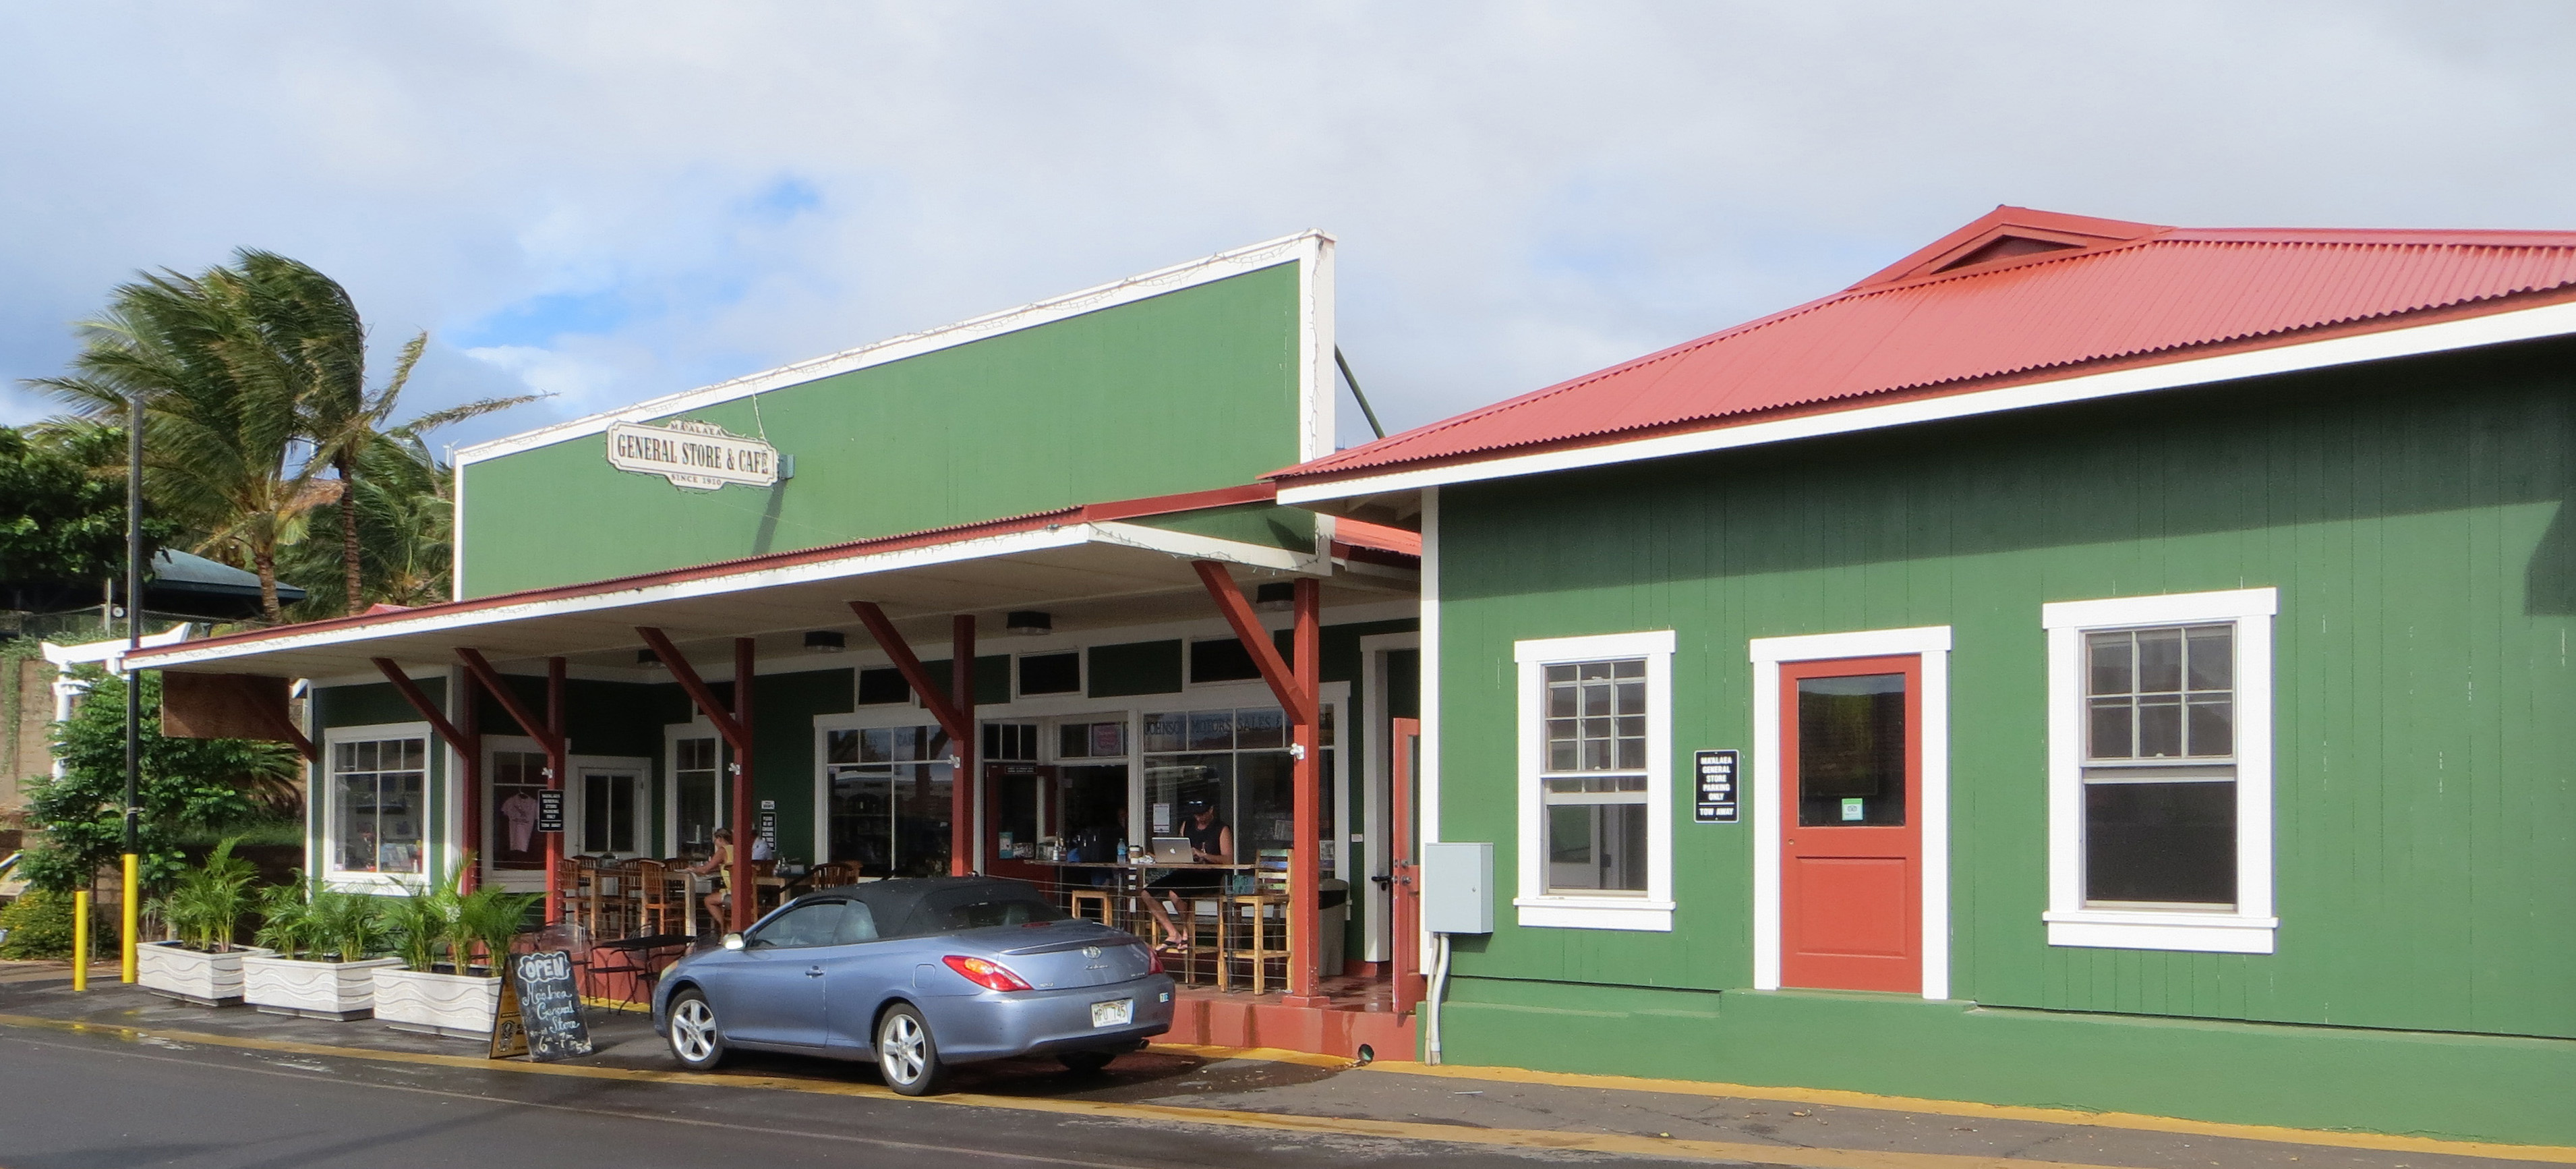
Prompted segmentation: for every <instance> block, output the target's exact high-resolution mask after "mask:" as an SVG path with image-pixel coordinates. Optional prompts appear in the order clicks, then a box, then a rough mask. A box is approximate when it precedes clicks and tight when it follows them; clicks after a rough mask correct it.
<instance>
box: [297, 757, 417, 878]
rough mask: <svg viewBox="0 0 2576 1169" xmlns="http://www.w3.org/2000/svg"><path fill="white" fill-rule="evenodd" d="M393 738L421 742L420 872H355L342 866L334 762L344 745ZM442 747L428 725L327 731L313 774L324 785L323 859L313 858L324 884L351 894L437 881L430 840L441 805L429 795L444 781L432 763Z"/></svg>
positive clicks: (316, 801)
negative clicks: (350, 891) (346, 890)
mask: <svg viewBox="0 0 2576 1169" xmlns="http://www.w3.org/2000/svg"><path fill="white" fill-rule="evenodd" d="M389 739H418V740H420V741H421V809H420V856H421V871H420V872H418V873H362V872H351V871H349V870H347V869H343V868H341V867H340V780H339V774H338V772H336V771H334V770H333V769H332V766H331V760H332V758H333V757H334V756H335V755H336V754H337V752H336V750H335V748H337V747H338V746H339V745H340V744H342V743H365V742H381V741H385V740H389ZM444 747H445V744H444V743H440V742H438V741H437V737H436V735H435V734H434V733H433V732H432V731H431V730H430V726H429V724H428V723H425V722H408V723H373V724H369V725H366V726H350V727H332V728H331V729H329V730H327V731H325V732H323V734H322V750H321V755H322V759H321V761H320V762H319V763H317V764H315V766H314V770H315V771H317V772H319V773H320V775H321V780H322V782H321V783H320V784H319V785H318V786H319V787H320V788H321V792H322V797H321V798H320V799H318V800H315V801H314V803H315V804H316V805H317V806H319V807H320V808H321V810H322V832H321V838H322V855H321V856H319V857H316V858H315V859H316V860H318V861H320V862H321V863H320V865H319V866H317V867H319V868H320V869H321V871H322V874H323V876H322V881H323V884H324V885H326V886H328V887H330V888H334V889H350V890H356V891H359V892H389V891H394V890H399V889H402V888H406V887H409V886H412V885H416V884H419V883H420V882H424V881H428V880H432V879H434V878H433V873H434V872H435V871H436V870H437V868H438V866H437V865H436V864H435V863H433V859H434V857H433V854H432V853H431V851H430V841H431V840H432V839H433V838H434V837H435V836H436V835H437V834H435V833H432V832H431V831H430V829H431V827H432V824H431V822H430V821H431V812H432V810H433V809H434V808H437V807H440V806H443V805H441V804H438V803H434V802H433V801H432V799H431V796H430V789H431V788H432V787H433V786H434V785H435V784H436V783H437V781H438V780H439V778H440V777H439V774H438V769H437V768H436V767H434V766H432V762H431V761H433V760H436V759H437V758H438V757H439V755H440V754H441V749H442V748H444Z"/></svg>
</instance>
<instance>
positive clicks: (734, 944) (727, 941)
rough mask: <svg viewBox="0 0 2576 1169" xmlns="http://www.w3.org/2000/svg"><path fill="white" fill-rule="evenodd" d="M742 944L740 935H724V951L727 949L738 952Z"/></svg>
mask: <svg viewBox="0 0 2576 1169" xmlns="http://www.w3.org/2000/svg"><path fill="white" fill-rule="evenodd" d="M742 944H743V943H742V935H741V934H738V933H735V934H726V935H725V936H724V948H725V949H728V950H739V949H741V948H742Z"/></svg>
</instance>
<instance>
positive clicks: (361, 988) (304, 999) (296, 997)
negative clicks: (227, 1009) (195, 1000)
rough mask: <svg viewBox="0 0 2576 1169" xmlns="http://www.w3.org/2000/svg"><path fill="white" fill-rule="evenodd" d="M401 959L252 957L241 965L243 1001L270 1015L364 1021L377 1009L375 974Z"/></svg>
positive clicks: (395, 964)
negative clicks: (330, 960) (352, 959)
mask: <svg viewBox="0 0 2576 1169" xmlns="http://www.w3.org/2000/svg"><path fill="white" fill-rule="evenodd" d="M400 965H402V959H400V958H370V959H367V960H366V961H364V962H306V961H302V960H300V959H295V958H277V957H253V958H247V959H244V960H243V961H242V1001H243V1002H246V1003H249V1004H250V1005H252V1006H254V1007H257V1008H259V1009H260V1010H263V1011H266V1012H268V1013H269V1014H272V1015H303V1016H306V1017H308V1018H315V1019H340V1020H343V1021H345V1020H349V1019H363V1018H366V1017H367V1016H368V1015H369V1014H370V1013H372V1012H373V1011H374V1010H375V1008H376V971H378V970H382V969H384V968H386V967H388V966H400Z"/></svg>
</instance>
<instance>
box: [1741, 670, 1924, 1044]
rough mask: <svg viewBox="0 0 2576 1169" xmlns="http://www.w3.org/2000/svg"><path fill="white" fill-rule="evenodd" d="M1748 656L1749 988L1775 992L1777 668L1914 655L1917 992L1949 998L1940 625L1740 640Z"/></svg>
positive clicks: (1777, 942) (1777, 915)
mask: <svg viewBox="0 0 2576 1169" xmlns="http://www.w3.org/2000/svg"><path fill="white" fill-rule="evenodd" d="M1746 654H1747V656H1748V657H1749V658H1751V660H1752V662H1753V789H1752V792H1751V794H1752V798H1753V989H1755V990H1778V989H1780V827H1781V816H1782V813H1783V812H1784V811H1785V810H1786V809H1785V808H1783V806H1782V803H1783V801H1782V797H1781V795H1780V718H1781V712H1780V667H1781V665H1782V664H1783V663H1786V662H1825V661H1834V660H1836V659H1840V658H1892V657H1916V658H1920V659H1921V666H1922V674H1923V681H1922V686H1923V698H1922V705H1923V726H1922V728H1921V729H1920V730H1919V731H1917V732H1916V733H1917V735H1918V736H1920V738H1921V741H1922V750H1923V774H1922V776H1921V777H1920V781H1921V783H1922V785H1923V833H1922V836H1921V837H1920V840H1921V844H1920V845H1919V847H1920V848H1921V849H1922V850H1923V855H1922V857H1921V858H1920V860H1919V862H1918V863H1919V864H1920V865H1921V870H1920V872H1921V880H1922V894H1923V902H1922V908H1921V918H1922V922H1923V940H1922V950H1923V997H1924V998H1927V999H1946V998H1949V997H1950V627H1949V626H1947V625H1922V626H1916V627H1914V628H1910V629H1869V630H1860V631H1856V632H1851V633H1815V634H1806V635H1803V636H1797V637H1757V638H1754V639H1752V640H1751V641H1750V642H1748V643H1746Z"/></svg>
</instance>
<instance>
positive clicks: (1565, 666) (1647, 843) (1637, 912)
mask: <svg viewBox="0 0 2576 1169" xmlns="http://www.w3.org/2000/svg"><path fill="white" fill-rule="evenodd" d="M1672 657H1673V634H1672V631H1671V630H1662V631H1657V632H1653V633H1615V634H1606V635H1602V636H1596V637H1563V638H1550V639H1546V640H1540V641H1523V642H1518V643H1516V644H1515V645H1514V646H1513V659H1514V661H1515V662H1516V663H1517V665H1518V669H1519V700H1520V701H1519V707H1520V720H1519V722H1520V725H1519V736H1520V750H1519V759H1520V783H1519V788H1520V792H1519V797H1520V881H1519V895H1518V896H1517V897H1515V898H1514V899H1513V905H1515V906H1516V907H1518V909H1519V910H1520V915H1519V920H1520V924H1522V925H1525V926H1549V927H1561V928H1577V929H1626V930H1670V929H1672V928H1673V897H1672V873H1673V855H1672V836H1673V819H1672V746H1671V738H1672V730H1671V723H1672Z"/></svg>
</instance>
